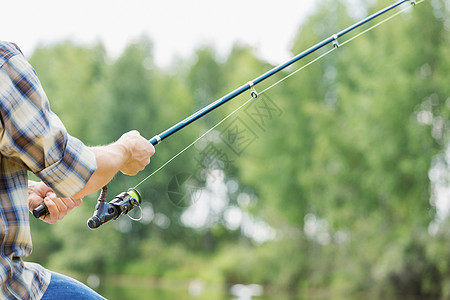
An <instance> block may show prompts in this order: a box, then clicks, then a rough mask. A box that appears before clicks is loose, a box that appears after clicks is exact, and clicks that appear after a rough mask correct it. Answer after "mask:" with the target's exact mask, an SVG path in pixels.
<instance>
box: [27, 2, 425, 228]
mask: <svg viewBox="0 0 450 300" xmlns="http://www.w3.org/2000/svg"><path fill="white" fill-rule="evenodd" d="M405 2H409V3H410V4H411V5H412V6H415V5H416V0H400V1H397V2H396V3H394V4H392V5H389V6H387V7H386V8H384V9H381V10H380V11H378V12H376V13H374V14H372V15H370V16H368V17H366V18H365V19H363V20H361V21H359V22H357V23H355V24H353V25H351V26H349V27H347V28H346V29H344V30H341V31H340V32H338V33H336V34H333V35H332V36H330V37H329V38H326V39H324V40H323V41H321V42H319V43H317V44H316V45H314V46H312V47H310V48H309V49H307V50H305V51H303V52H301V53H299V54H297V55H296V56H294V57H292V58H291V59H289V60H288V61H286V62H285V63H282V64H281V65H279V66H277V67H274V68H273V69H271V70H269V71H267V72H266V73H264V74H262V75H260V76H259V77H257V78H255V79H253V80H251V81H249V82H247V83H246V84H244V85H242V86H241V87H239V88H237V89H235V90H234V91H232V92H230V93H228V94H227V95H225V96H223V97H222V98H219V99H218V100H216V101H214V102H212V103H211V104H209V105H207V106H205V107H204V108H202V109H200V110H199V111H197V112H196V113H194V114H192V115H190V116H189V117H187V118H185V119H184V120H182V121H180V122H178V123H176V124H175V125H173V126H172V127H170V128H168V129H167V130H165V131H163V132H161V133H160V134H157V135H155V136H154V137H152V138H151V139H150V140H149V142H150V143H151V144H152V145H154V146H155V145H157V144H159V143H160V142H161V141H163V140H164V139H166V138H168V137H169V136H171V135H173V134H174V133H176V132H178V131H179V130H181V129H183V128H184V127H186V126H187V125H189V124H191V123H193V122H195V121H196V120H198V119H199V118H201V117H203V116H205V115H206V114H208V113H209V112H211V111H213V110H214V109H216V108H218V107H220V106H222V105H223V104H225V103H227V102H228V101H230V100H232V99H234V98H236V97H237V96H239V95H241V94H242V93H244V92H246V91H250V96H251V97H252V98H253V99H256V98H258V92H257V91H256V89H255V85H257V84H258V83H260V82H262V81H264V80H266V79H267V78H269V77H271V76H272V75H274V74H276V73H278V72H280V71H282V70H284V69H285V68H287V67H289V66H291V65H292V64H294V63H296V62H297V61H299V60H300V59H302V58H304V57H306V56H308V55H310V54H312V53H314V52H316V51H317V50H319V49H321V48H323V47H324V46H326V45H328V44H330V43H331V44H332V45H333V47H334V48H339V46H340V44H339V41H338V39H339V38H340V37H342V36H344V35H345V34H347V33H349V32H351V31H353V30H355V29H356V28H358V27H360V26H362V25H364V24H366V23H368V22H370V21H372V20H373V19H375V18H377V17H379V16H381V15H383V14H385V13H387V12H388V11H390V10H393V9H394V8H396V7H398V6H400V5H402V4H403V3H405ZM420 2H421V1H420ZM149 177H150V176H149ZM149 177H147V178H145V179H144V180H143V181H145V180H146V179H148V178H149ZM143 181H142V182H143ZM142 182H141V183H142ZM106 191H107V188H106V186H104V187H103V188H102V191H101V193H100V196H99V198H98V200H97V205H96V206H95V211H94V214H93V216H92V217H91V218H90V219H89V220H88V222H87V225H88V227H89V228H91V229H95V228H98V227H99V226H100V225H102V224H104V223H106V222H108V221H110V220H115V219H117V218H118V217H120V216H121V215H124V214H127V213H128V212H129V211H130V210H132V209H133V208H134V207H136V206H137V207H139V208H140V204H141V202H142V197H141V195H140V194H139V192H138V191H137V190H136V188H131V189H129V190H128V191H127V192H122V193H120V194H119V195H117V196H116V197H115V198H114V199H113V200H111V201H110V202H106ZM46 214H48V209H47V207H46V206H45V204H44V203H42V204H40V205H39V206H38V207H37V208H35V209H34V210H33V215H34V216H35V217H36V218H40V217H42V216H44V215H46Z"/></svg>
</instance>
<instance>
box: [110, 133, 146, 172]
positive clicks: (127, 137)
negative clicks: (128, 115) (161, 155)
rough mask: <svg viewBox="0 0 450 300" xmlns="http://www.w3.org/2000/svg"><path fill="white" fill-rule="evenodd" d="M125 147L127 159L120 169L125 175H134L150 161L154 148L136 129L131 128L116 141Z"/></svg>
mask: <svg viewBox="0 0 450 300" xmlns="http://www.w3.org/2000/svg"><path fill="white" fill-rule="evenodd" d="M117 143H118V144H122V145H124V146H125V148H126V149H127V154H128V159H127V160H126V161H125V163H124V164H123V166H122V168H121V169H120V171H121V172H122V173H124V174H126V175H136V174H137V173H139V172H140V171H142V170H144V168H145V166H146V165H148V164H149V163H150V157H151V156H152V155H153V154H154V153H155V148H154V147H153V145H152V144H150V143H149V141H147V140H146V139H145V138H143V137H142V136H141V135H140V134H139V132H138V131H136V130H132V131H130V132H127V133H125V134H123V135H122V136H121V137H120V139H119V140H118V141H117Z"/></svg>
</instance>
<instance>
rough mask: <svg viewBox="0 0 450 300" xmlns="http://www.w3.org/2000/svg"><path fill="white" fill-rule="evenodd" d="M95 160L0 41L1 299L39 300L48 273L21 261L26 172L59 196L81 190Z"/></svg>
mask: <svg viewBox="0 0 450 300" xmlns="http://www.w3.org/2000/svg"><path fill="white" fill-rule="evenodd" d="M95 169H96V161H95V156H94V154H93V153H92V151H90V150H89V149H88V148H87V147H86V146H84V145H83V144H82V143H81V142H80V141H79V140H77V139H76V138H74V137H72V136H70V135H69V134H68V133H67V131H66V129H65V128H64V126H63V124H62V123H61V121H60V120H59V118H58V117H57V116H56V115H55V114H54V113H53V112H52V111H51V110H50V107H49V103H48V100H47V97H46V95H45V92H44V90H43V89H42V86H41V84H40V82H39V80H38V78H37V75H36V73H35V71H34V69H33V68H32V67H31V65H30V64H28V62H27V61H26V59H25V57H24V56H23V55H22V53H21V51H20V50H19V48H18V47H17V46H16V45H14V44H12V43H7V42H2V41H0V243H1V245H0V299H40V298H41V297H42V295H43V294H44V292H45V290H46V288H47V286H48V284H49V283H50V272H49V271H48V270H46V269H44V268H43V267H42V266H40V265H37V264H33V263H27V262H23V261H22V259H21V258H22V257H26V256H28V255H29V254H30V253H31V249H32V246H31V235H30V225H29V219H28V217H29V211H28V171H31V172H33V173H34V174H36V175H37V176H38V177H39V178H41V179H42V181H44V182H45V183H46V184H47V185H48V186H50V187H51V188H52V189H53V190H54V191H55V192H56V193H57V194H58V195H59V196H61V197H70V196H72V195H74V194H75V193H76V192H78V191H79V190H81V189H82V188H83V187H84V185H85V184H86V182H87V181H88V179H89V178H90V176H91V175H92V173H93V172H94V171H95Z"/></svg>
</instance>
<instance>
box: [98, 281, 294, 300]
mask: <svg viewBox="0 0 450 300" xmlns="http://www.w3.org/2000/svg"><path fill="white" fill-rule="evenodd" d="M96 290H97V291H98V292H100V293H101V294H102V295H103V296H104V297H106V298H107V299H109V300H136V299H139V300H147V299H148V300H150V299H158V300H169V299H170V300H172V299H176V300H194V299H195V300H230V299H233V300H234V299H236V300H248V299H254V300H293V299H298V298H295V297H293V296H292V297H291V296H280V295H261V296H255V297H248V294H244V293H242V294H241V297H240V296H239V294H236V293H232V292H231V291H227V290H226V289H225V288H224V289H220V288H215V289H201V288H196V287H193V288H192V287H191V288H189V287H186V285H185V284H182V285H179V286H176V285H173V286H171V287H158V286H157V285H156V286H155V284H151V286H150V285H149V286H145V285H142V284H140V285H117V284H115V285H112V284H108V285H102V286H100V287H99V288H97V289H96Z"/></svg>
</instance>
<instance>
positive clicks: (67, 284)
mask: <svg viewBox="0 0 450 300" xmlns="http://www.w3.org/2000/svg"><path fill="white" fill-rule="evenodd" d="M51 273H52V277H51V280H50V284H49V286H48V288H47V290H46V291H45V293H44V296H42V298H41V300H59V299H70V300H88V299H89V300H90V299H92V300H105V298H103V297H102V296H100V295H99V294H97V293H96V292H94V291H93V290H92V289H90V288H89V287H88V286H86V285H84V284H83V283H81V282H79V281H76V280H75V279H72V278H70V277H67V276H65V275H61V274H58V273H56V272H51Z"/></svg>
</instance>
